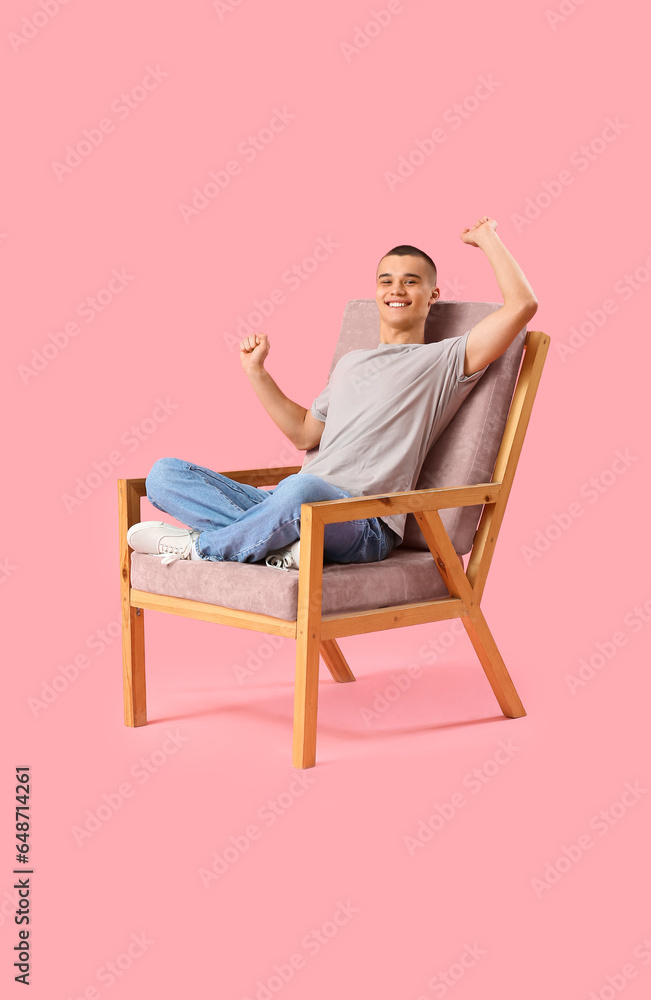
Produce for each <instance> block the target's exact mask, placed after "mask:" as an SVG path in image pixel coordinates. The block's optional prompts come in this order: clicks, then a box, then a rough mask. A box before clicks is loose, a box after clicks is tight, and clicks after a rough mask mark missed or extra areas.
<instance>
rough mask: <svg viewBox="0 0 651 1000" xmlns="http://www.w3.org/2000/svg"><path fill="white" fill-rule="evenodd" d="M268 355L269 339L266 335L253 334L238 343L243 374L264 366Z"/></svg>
mask: <svg viewBox="0 0 651 1000" xmlns="http://www.w3.org/2000/svg"><path fill="white" fill-rule="evenodd" d="M268 353H269V338H268V337H267V335H266V333H254V334H252V335H251V336H250V337H245V338H244V340H241V341H240V361H241V362H242V368H243V369H244V371H245V372H248V371H252V370H253V369H255V368H262V367H263V366H264V359H265V358H266V356H267V354H268Z"/></svg>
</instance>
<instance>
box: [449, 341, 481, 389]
mask: <svg viewBox="0 0 651 1000" xmlns="http://www.w3.org/2000/svg"><path fill="white" fill-rule="evenodd" d="M469 336H470V330H468V332H467V333H464V334H463V335H462V336H461V337H454V338H453V341H452V343H453V344H454V348H453V351H454V365H455V372H456V385H455V392H456V394H457V395H461V396H464V395H465V394H466V392H467V391H468V388H467V387H469V386H471V385H474V384H475V382H478V381H479V379H480V378H481V377H482V375H483V374H484V372H485V371H486V369H487V368H488V365H485V366H484V367H483V368H480V369H479V371H477V372H473V373H472V375H464V374H463V368H464V365H465V360H466V343H467V341H468V337H469ZM451 360H452V359H451Z"/></svg>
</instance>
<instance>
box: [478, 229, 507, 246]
mask: <svg viewBox="0 0 651 1000" xmlns="http://www.w3.org/2000/svg"><path fill="white" fill-rule="evenodd" d="M473 239H474V241H475V243H476V244H477V246H478V247H479V248H480V249H481V250H485V249H486V248H490V247H491V246H499V245H500V244H501V245H502V246H503V244H502V241H501V239H500V237H499V234H498V233H497V231H496V230H495V229H485V230H484V232H482V233H477V235H476V236H473Z"/></svg>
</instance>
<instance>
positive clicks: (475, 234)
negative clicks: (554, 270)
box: [461, 215, 538, 375]
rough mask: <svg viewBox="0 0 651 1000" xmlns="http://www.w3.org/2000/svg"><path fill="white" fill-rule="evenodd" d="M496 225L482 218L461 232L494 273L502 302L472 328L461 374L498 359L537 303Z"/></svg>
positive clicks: (472, 372) (530, 316)
mask: <svg viewBox="0 0 651 1000" xmlns="http://www.w3.org/2000/svg"><path fill="white" fill-rule="evenodd" d="M496 228H497V222H496V221H495V219H489V218H488V216H486V215H485V216H483V217H482V218H481V219H479V220H478V221H477V222H476V223H475V225H474V226H473V227H472V229H464V230H463V232H462V233H461V239H462V240H463V242H464V243H468V244H469V245H470V246H473V247H480V249H482V250H483V251H484V253H485V254H486V256H487V258H488V262H489V264H490V265H491V267H492V268H493V271H494V272H495V277H496V278H497V283H498V285H499V286H500V292H501V293H502V298H503V299H504V305H503V306H502V308H501V309H498V310H497V311H496V312H494V313H491V314H490V316H485V317H484V319H482V320H480V321H479V323H477V325H476V326H473V328H472V330H471V331H470V334H469V336H468V340H467V342H466V357H465V366H464V370H463V372H464V375H473V374H474V373H475V372H477V371H480V370H481V369H482V368H484V367H485V366H486V365H488V364H490V363H491V361H495V360H496V359H497V358H499V357H500V356H501V355H502V354H504V351H505V350H506V349H507V347H508V346H509V345H510V344H511V343H512V341H513V340H515V338H516V336H517V335H518V333H519V332H520V330H521V329H522V328H523V327H524V326H526V324H527V323H528V322H529V320H530V319H531V318H532V316H533V315H534V314H535V312H536V310H537V308H538V301H537V299H536V296H535V295H534V293H533V290H532V288H531V285H530V284H529V282H528V281H527V279H526V278H525V276H524V274H523V272H522V269H521V268H520V265H519V264H518V263H517V261H516V260H515V258H514V257H512V256H511V254H510V253H509V251H508V250H507V249H506V247H505V246H504V244H503V243H502V241H501V239H500V238H499V236H498V235H497V233H496V231H495V230H496Z"/></svg>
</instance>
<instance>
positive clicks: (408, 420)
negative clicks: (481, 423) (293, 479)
mask: <svg viewBox="0 0 651 1000" xmlns="http://www.w3.org/2000/svg"><path fill="white" fill-rule="evenodd" d="M467 339H468V333H464V334H463V336H461V337H451V338H448V339H447V340H441V341H438V342H437V343H434V344H378V346H377V347H374V348H371V349H370V350H358V351H349V352H348V353H347V354H344V355H343V357H342V358H340V359H339V361H338V362H337V364H336V365H335V367H334V369H333V371H332V374H331V375H330V379H329V380H328V384H327V385H326V387H325V389H324V390H323V392H322V393H321V394H320V395H319V396H317V398H316V399H315V400H314V402H313V403H312V407H311V411H312V413H313V414H314V416H315V417H316V418H317V420H322V421H324V422H325V427H324V429H323V435H322V437H321V442H320V445H319V451H318V453H317V454H316V455H315V456H314V458H312V459H311V460H310V461H309V462H307V463H306V464H305V466H304V468H303V469H301V472H309V473H311V474H313V475H315V476H320V477H321V478H322V479H325V480H326V482H328V483H332V484H333V485H334V486H338V487H339V489H342V490H345V491H346V492H347V493H351V494H352V495H353V496H369V495H371V494H375V493H396V492H399V491H401V490H411V489H414V487H415V486H416V483H417V481H418V476H419V474H420V470H421V467H422V465H423V462H424V461H425V457H426V455H427V452H428V451H429V449H430V448H431V447H432V445H433V444H434V442H435V441H436V439H437V438H438V436H439V435H440V434H441V433H442V431H443V430H444V429H445V427H446V426H447V424H448V423H449V422H450V420H451V419H452V417H453V416H454V414H455V413H456V411H457V410H458V409H459V406H460V405H461V403H462V402H463V400H464V399H465V397H466V396H467V395H468V393H469V392H470V391H471V389H472V387H473V386H474V385H475V384H476V383H477V382H478V381H479V379H480V378H481V376H482V375H483V374H484V372H485V371H486V368H482V369H481V371H478V372H475V373H474V374H473V375H468V376H466V375H464V374H463V366H464V357H465V351H466V341H467ZM486 367H488V366H486ZM406 519H407V515H406V514H394V515H392V516H387V517H382V518H381V520H382V521H384V522H385V523H386V524H387V525H388V526H389V527H390V528H392V529H393V531H395V532H396V534H397V535H398V536H399V538H400V539H401V540H402V537H403V535H404V531H405V521H406Z"/></svg>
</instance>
